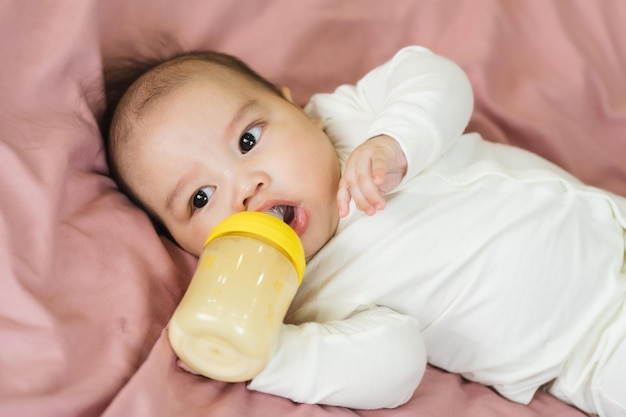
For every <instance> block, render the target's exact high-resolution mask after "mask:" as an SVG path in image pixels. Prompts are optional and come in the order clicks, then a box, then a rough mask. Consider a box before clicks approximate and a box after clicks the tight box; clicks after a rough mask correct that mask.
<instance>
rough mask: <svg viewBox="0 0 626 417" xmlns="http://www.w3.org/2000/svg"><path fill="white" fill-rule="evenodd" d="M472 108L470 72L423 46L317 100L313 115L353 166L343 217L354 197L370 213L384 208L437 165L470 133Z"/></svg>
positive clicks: (347, 168) (347, 170) (344, 188)
mask: <svg viewBox="0 0 626 417" xmlns="http://www.w3.org/2000/svg"><path fill="white" fill-rule="evenodd" d="M472 109H473V93H472V88H471V85H470V83H469V80H468V78H467V76H466V75H465V73H464V72H463V70H462V69H461V68H460V67H459V66H458V65H457V64H455V63H454V62H452V61H450V60H448V59H446V58H444V57H441V56H439V55H436V54H434V53H432V52H431V51H429V50H427V49H425V48H421V47H417V46H412V47H407V48H404V49H402V50H400V51H399V52H398V53H397V54H396V55H395V56H394V57H393V58H392V59H391V60H390V61H388V62H387V63H385V64H383V65H381V66H380V67H378V68H375V69H374V70H372V71H371V72H369V73H368V74H367V75H365V77H363V78H362V79H361V80H360V81H359V82H358V83H357V84H356V85H354V86H352V85H343V86H341V87H339V88H338V89H337V90H336V91H335V92H334V93H332V94H317V95H315V96H313V97H312V99H311V101H310V103H309V104H308V105H307V107H306V110H307V112H308V113H309V114H311V115H312V116H314V117H319V118H321V119H322V122H323V123H324V126H325V128H326V131H327V133H328V134H329V136H330V138H331V140H332V141H333V143H334V144H335V147H336V148H337V151H338V154H339V157H340V159H341V160H343V161H345V163H344V174H343V176H344V178H343V179H342V184H341V186H340V190H339V194H338V203H339V208H340V214H342V215H345V214H347V208H348V203H349V201H350V198H352V199H354V200H355V203H356V205H357V208H359V209H360V210H363V211H365V212H366V213H368V214H373V213H374V212H375V211H376V210H379V209H381V208H383V207H384V201H383V198H382V195H383V194H385V193H387V192H390V191H393V190H394V189H395V187H396V186H397V185H399V184H400V183H401V182H402V181H403V180H407V179H410V178H413V177H414V176H415V175H417V174H419V173H420V172H421V171H422V170H424V169H425V168H427V167H429V166H430V165H431V164H432V163H434V162H435V161H436V160H437V159H438V158H439V157H440V156H441V155H442V154H443V153H444V152H446V151H447V150H448V149H449V148H450V146H451V145H452V144H453V143H454V141H455V140H456V139H457V138H458V137H460V136H461V135H462V134H463V131H464V129H465V127H466V126H467V123H468V122H469V118H470V116H471V113H472ZM369 138H373V139H369ZM378 138H385V141H387V139H390V138H393V139H395V141H396V145H397V148H399V149H401V150H402V152H403V154H404V155H403V156H405V158H406V159H405V160H403V159H402V158H401V157H399V156H398V153H397V148H396V149H395V150H393V152H392V154H390V153H389V151H388V150H387V149H386V148H388V147H393V145H391V142H386V143H387V145H385V147H381V146H380V143H379V141H378V140H377V139H378ZM368 139H369V140H368ZM375 154H376V155H378V156H376V157H375V158H379V159H380V158H381V155H382V160H383V161H384V163H383V164H382V165H384V166H386V169H387V173H386V176H385V179H384V180H382V179H381V178H380V177H379V175H380V171H377V172H378V173H376V174H375V173H374V169H373V164H374V160H375V159H374V156H373V155H375ZM391 155H393V156H391ZM405 161H406V165H404V163H405ZM377 164H379V162H377ZM403 165H404V166H403ZM379 166H380V165H379ZM391 185H393V187H391V188H389V187H390V186H391Z"/></svg>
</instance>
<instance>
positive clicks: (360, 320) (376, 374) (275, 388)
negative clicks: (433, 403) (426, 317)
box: [248, 306, 426, 409]
mask: <svg viewBox="0 0 626 417" xmlns="http://www.w3.org/2000/svg"><path fill="white" fill-rule="evenodd" d="M425 367H426V354H425V348H424V343H423V340H422V337H421V334H420V329H419V326H418V323H417V321H416V320H415V319H414V318H412V317H409V316H405V315H403V314H399V313H397V312H395V311H392V310H390V309H388V308H384V307H377V306H373V307H370V308H368V309H364V310H359V311H357V312H355V313H353V314H352V315H351V316H350V317H348V318H347V319H345V320H340V321H333V322H329V323H315V322H309V323H304V324H301V325H298V326H296V325H284V326H283V328H282V330H281V338H280V342H279V346H278V348H277V350H276V352H275V353H274V355H273V356H272V358H271V359H270V363H269V364H268V366H267V368H266V369H265V370H264V371H263V372H261V374H259V375H258V376H257V377H256V378H255V379H254V380H252V381H251V382H250V384H249V385H248V388H250V389H252V390H256V391H262V392H266V393H270V394H274V395H279V396H282V397H286V398H290V399H291V400H293V401H296V402H302V403H316V404H328V405H338V406H343V407H350V408H361V409H375V408H390V407H397V406H399V405H401V404H403V403H405V402H406V401H408V400H409V399H410V398H411V396H412V395H413V392H414V390H415V388H416V387H417V385H418V384H419V382H420V380H421V378H422V376H423V373H424V370H425Z"/></svg>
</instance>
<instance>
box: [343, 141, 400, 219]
mask: <svg viewBox="0 0 626 417" xmlns="http://www.w3.org/2000/svg"><path fill="white" fill-rule="evenodd" d="M406 167H407V162H406V156H405V155H404V152H403V151H402V148H400V145H399V144H398V142H396V140H395V139H394V138H392V137H391V136H387V135H379V136H375V137H373V138H371V139H369V140H368V141H366V142H364V143H362V144H361V145H359V146H358V147H357V148H356V149H354V150H353V151H352V153H351V154H350V156H349V157H348V160H347V161H346V167H345V170H344V173H343V177H342V178H341V180H340V181H339V190H338V191H337V205H338V206H339V216H341V217H345V216H346V215H347V214H348V213H349V211H350V199H351V198H352V199H353V200H354V203H355V204H356V207H357V208H358V209H359V210H361V211H363V212H365V213H366V214H367V215H369V216H371V215H373V214H375V213H376V211H377V210H382V209H384V208H385V198H384V197H383V196H384V194H385V193H387V192H389V191H391V190H393V189H394V188H395V187H396V186H397V185H398V184H399V183H400V181H401V180H402V178H403V177H404V174H406Z"/></svg>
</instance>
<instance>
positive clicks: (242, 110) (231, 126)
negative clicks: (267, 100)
mask: <svg viewBox="0 0 626 417" xmlns="http://www.w3.org/2000/svg"><path fill="white" fill-rule="evenodd" d="M256 105H257V100H256V99H250V100H248V101H246V102H245V103H243V104H242V105H241V107H239V109H238V110H237V112H236V113H235V115H234V116H233V118H232V119H231V120H230V123H228V128H227V130H226V131H227V132H228V134H231V133H232V132H233V131H234V130H235V129H236V128H237V126H239V125H240V124H241V122H242V121H243V119H245V117H246V116H247V115H248V113H249V112H250V111H251V110H252V109H253V108H254V107H255V106H256Z"/></svg>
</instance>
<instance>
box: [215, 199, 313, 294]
mask: <svg viewBox="0 0 626 417" xmlns="http://www.w3.org/2000/svg"><path fill="white" fill-rule="evenodd" d="M227 234H235V235H250V236H254V237H257V238H261V239H262V240H264V241H266V242H268V243H270V244H272V245H273V246H275V247H276V248H277V249H279V250H280V251H282V252H283V253H284V254H285V255H287V257H288V258H289V260H290V261H291V263H292V264H293V266H294V267H295V269H296V273H297V274H298V283H301V282H302V276H303V275H304V270H305V269H306V261H305V259H304V248H303V247H302V242H301V241H300V238H299V237H298V235H297V233H296V232H295V231H294V230H293V229H292V228H291V227H289V225H288V224H287V223H285V222H283V221H282V220H280V219H277V218H276V217H274V216H272V215H270V214H267V213H261V212H258V211H241V212H239V213H235V214H233V215H231V216H229V217H227V218H225V219H224V220H222V221H221V222H220V223H219V224H218V225H217V226H215V227H214V228H213V230H211V233H209V237H208V238H207V240H206V242H205V243H204V245H205V246H206V245H207V244H208V243H209V242H210V241H212V240H214V239H216V238H218V237H221V236H224V235H227Z"/></svg>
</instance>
